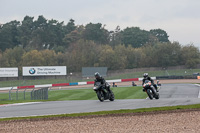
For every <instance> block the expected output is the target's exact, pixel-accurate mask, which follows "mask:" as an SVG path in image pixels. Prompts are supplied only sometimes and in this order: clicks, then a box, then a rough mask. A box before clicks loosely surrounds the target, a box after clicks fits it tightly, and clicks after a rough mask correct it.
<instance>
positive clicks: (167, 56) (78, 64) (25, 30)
mask: <svg viewBox="0 0 200 133" xmlns="http://www.w3.org/2000/svg"><path fill="white" fill-rule="evenodd" d="M105 27H106V26H105V25H102V24H101V23H97V24H93V23H89V24H87V25H85V26H84V25H75V21H74V20H73V19H70V20H69V22H68V23H67V24H66V25H65V24H64V22H58V21H57V20H53V19H52V20H47V19H45V18H44V17H43V16H39V17H38V19H37V20H34V18H33V17H30V16H25V17H24V20H23V21H22V22H19V21H16V20H15V21H11V22H8V23H6V24H3V25H0V67H19V68H21V67H22V66H55V65H63V66H67V67H68V70H70V71H72V72H73V71H81V68H82V67H108V69H109V70H118V69H132V68H139V67H165V68H166V67H168V66H176V65H186V66H187V67H188V68H194V67H195V66H196V64H198V63H199V61H200V60H199V55H200V52H199V49H198V48H197V47H195V46H193V45H192V44H190V45H187V46H182V45H181V44H179V43H178V42H170V41H169V40H168V37H169V36H168V35H167V33H166V31H164V30H162V29H152V30H150V31H146V30H141V29H140V28H139V27H127V28H125V29H123V30H121V29H120V27H119V26H117V27H116V29H115V30H113V31H109V30H107V29H106V28H105Z"/></svg>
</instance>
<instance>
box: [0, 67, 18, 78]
mask: <svg viewBox="0 0 200 133" xmlns="http://www.w3.org/2000/svg"><path fill="white" fill-rule="evenodd" d="M0 77H18V68H15V67H12V68H0Z"/></svg>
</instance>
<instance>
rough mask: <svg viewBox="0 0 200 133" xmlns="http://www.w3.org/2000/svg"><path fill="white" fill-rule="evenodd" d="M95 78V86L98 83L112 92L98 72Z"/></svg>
mask: <svg viewBox="0 0 200 133" xmlns="http://www.w3.org/2000/svg"><path fill="white" fill-rule="evenodd" d="M94 76H95V78H96V79H95V80H94V85H95V84H96V82H100V83H101V85H102V87H103V88H105V89H106V90H107V91H108V92H110V85H109V84H108V83H107V82H106V81H105V79H104V78H103V77H101V75H100V74H99V73H98V72H96V73H95V74H94Z"/></svg>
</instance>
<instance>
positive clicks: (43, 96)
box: [4, 87, 48, 100]
mask: <svg viewBox="0 0 200 133" xmlns="http://www.w3.org/2000/svg"><path fill="white" fill-rule="evenodd" d="M5 94H6V93H5ZM5 94H4V95H5ZM8 96H9V100H48V87H46V88H41V89H35V88H34V89H17V90H14V89H12V88H11V89H10V90H9V92H8ZM5 100H6V99H5Z"/></svg>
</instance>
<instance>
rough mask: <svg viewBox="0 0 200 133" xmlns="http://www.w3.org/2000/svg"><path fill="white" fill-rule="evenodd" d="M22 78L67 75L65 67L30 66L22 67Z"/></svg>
mask: <svg viewBox="0 0 200 133" xmlns="http://www.w3.org/2000/svg"><path fill="white" fill-rule="evenodd" d="M22 75H23V76H53V75H67V67H66V66H32V67H23V74H22Z"/></svg>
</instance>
